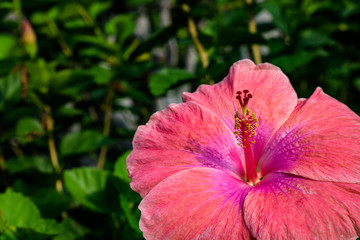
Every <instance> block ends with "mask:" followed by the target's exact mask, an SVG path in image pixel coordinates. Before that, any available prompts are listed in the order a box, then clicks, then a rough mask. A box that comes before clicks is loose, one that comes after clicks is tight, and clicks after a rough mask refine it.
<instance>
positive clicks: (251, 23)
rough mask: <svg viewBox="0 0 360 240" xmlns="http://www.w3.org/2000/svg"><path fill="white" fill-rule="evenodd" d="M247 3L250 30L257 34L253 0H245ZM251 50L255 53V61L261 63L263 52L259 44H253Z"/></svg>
mask: <svg viewBox="0 0 360 240" xmlns="http://www.w3.org/2000/svg"><path fill="white" fill-rule="evenodd" d="M245 1H246V4H247V5H248V14H249V32H250V33H251V34H255V33H256V32H257V29H256V22H255V17H254V10H253V6H254V3H253V0H245ZM251 51H252V53H253V57H254V61H255V63H256V64H260V63H261V62H262V60H261V53H260V49H259V45H258V44H255V43H254V44H251Z"/></svg>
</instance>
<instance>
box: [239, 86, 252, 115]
mask: <svg viewBox="0 0 360 240" xmlns="http://www.w3.org/2000/svg"><path fill="white" fill-rule="evenodd" d="M242 93H244V96H243V98H242V97H241V94H242ZM252 97H253V96H252V94H250V93H249V90H247V89H245V90H243V91H242V92H241V91H237V92H236V99H237V100H238V101H239V103H240V106H241V109H242V113H243V116H244V117H245V116H246V109H247V105H248V103H249V100H250V98H252Z"/></svg>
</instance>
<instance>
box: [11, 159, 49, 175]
mask: <svg viewBox="0 0 360 240" xmlns="http://www.w3.org/2000/svg"><path fill="white" fill-rule="evenodd" d="M6 169H7V170H8V172H9V173H10V174H15V173H19V172H26V171H29V170H37V171H39V172H40V173H44V174H51V173H53V172H54V169H53V167H52V165H51V161H50V159H49V158H47V157H42V156H20V157H17V158H10V159H9V160H7V161H6Z"/></svg>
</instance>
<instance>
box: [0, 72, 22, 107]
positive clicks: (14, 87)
mask: <svg viewBox="0 0 360 240" xmlns="http://www.w3.org/2000/svg"><path fill="white" fill-rule="evenodd" d="M20 90H21V72H20V71H18V72H16V73H9V75H7V76H6V77H4V78H0V95H2V98H3V100H13V101H14V100H15V101H17V100H19V99H20ZM0 100H1V98H0ZM0 104H1V103H0Z"/></svg>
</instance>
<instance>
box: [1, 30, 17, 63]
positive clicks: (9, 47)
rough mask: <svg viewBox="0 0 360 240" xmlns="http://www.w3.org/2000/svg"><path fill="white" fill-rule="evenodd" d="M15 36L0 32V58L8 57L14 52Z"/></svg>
mask: <svg viewBox="0 0 360 240" xmlns="http://www.w3.org/2000/svg"><path fill="white" fill-rule="evenodd" d="M16 44H17V42H16V38H15V37H14V36H12V35H9V34H0V59H4V58H8V57H9V56H11V55H12V54H14V48H15V47H16Z"/></svg>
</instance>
